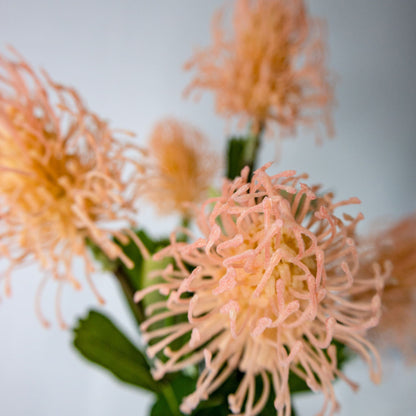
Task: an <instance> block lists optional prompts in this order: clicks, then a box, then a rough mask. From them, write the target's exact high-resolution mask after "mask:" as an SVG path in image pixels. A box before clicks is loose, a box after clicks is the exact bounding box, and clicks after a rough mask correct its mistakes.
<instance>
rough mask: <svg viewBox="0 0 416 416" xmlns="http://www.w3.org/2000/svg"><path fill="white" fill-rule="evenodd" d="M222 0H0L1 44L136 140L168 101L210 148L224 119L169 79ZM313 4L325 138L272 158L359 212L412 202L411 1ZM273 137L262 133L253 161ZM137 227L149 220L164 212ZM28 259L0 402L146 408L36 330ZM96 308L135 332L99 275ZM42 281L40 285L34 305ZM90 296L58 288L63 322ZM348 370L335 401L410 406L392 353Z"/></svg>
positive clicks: (2, 316) (4, 319) (169, 111)
mask: <svg viewBox="0 0 416 416" xmlns="http://www.w3.org/2000/svg"><path fill="white" fill-rule="evenodd" d="M221 4H223V2H222V1H221V0H210V1H203V0H199V1H198V0H176V1H173V0H158V1H145V0H135V1H133V0H132V1H126V0H123V1H117V2H116V1H114V2H111V1H104V0H96V1H79V0H76V1H65V2H63V1H53V0H49V1H31V0H10V1H8V0H0V50H1V52H3V53H4V52H5V51H6V49H5V47H6V45H7V44H11V45H13V46H15V47H16V48H17V49H18V50H19V51H20V52H21V53H22V54H24V55H25V56H26V57H27V59H28V60H29V61H30V62H31V63H32V64H33V65H35V66H36V67H39V66H42V67H44V68H46V69H47V70H48V71H49V73H50V74H51V75H52V76H53V77H54V78H55V79H56V80H58V81H61V82H63V83H67V84H70V85H73V86H75V87H76V88H77V89H78V90H79V91H80V92H81V93H82V95H83V96H84V97H85V99H86V100H87V102H88V104H89V106H90V108H92V109H93V110H94V111H96V112H97V113H99V114H101V115H102V116H103V117H106V118H108V119H110V120H111V121H112V122H113V125H114V126H118V127H123V128H127V129H131V130H133V131H135V132H137V134H138V140H139V141H141V142H144V141H145V139H146V137H147V135H148V133H149V131H150V129H151V126H152V124H153V123H154V122H155V121H156V120H157V119H159V118H160V117H162V116H165V115H174V116H177V117H180V118H183V119H187V120H189V121H192V122H193V123H195V124H196V125H198V126H199V127H200V128H201V129H202V130H203V131H205V133H206V134H207V135H208V136H209V137H210V139H211V140H212V141H213V142H215V143H216V146H217V147H218V148H222V147H223V145H224V143H225V142H224V132H225V124H224V122H223V121H222V120H221V119H219V118H218V117H216V116H215V114H214V111H213V99H212V96H211V95H210V94H207V95H206V96H205V97H204V99H203V100H202V101H201V102H200V103H198V104H195V103H194V102H193V101H189V100H188V101H184V100H183V99H182V97H181V93H182V90H183V88H184V87H185V85H186V84H187V82H189V80H190V75H189V74H186V73H184V72H183V71H182V69H181V66H182V64H183V62H184V61H185V60H186V59H187V58H188V57H189V56H190V55H191V52H192V50H193V47H194V46H195V45H205V44H207V43H208V42H209V27H210V17H211V15H212V13H213V11H214V10H215V9H216V8H217V7H218V6H220V5H221ZM310 5H311V9H312V11H313V12H314V13H315V14H317V15H320V16H324V17H326V18H327V19H328V25H329V35H330V63H331V67H332V68H333V69H334V70H335V71H336V72H337V73H338V76H339V83H338V87H337V94H336V95H337V99H338V102H339V106H338V108H337V110H336V112H335V125H336V130H337V135H336V138H335V139H334V140H332V141H327V142H325V143H324V145H323V146H322V147H316V146H315V144H314V140H313V138H312V137H308V138H304V137H299V138H298V139H296V140H293V141H287V142H285V143H284V144H283V145H282V147H281V154H282V158H281V161H280V163H279V165H278V167H277V168H276V169H288V168H290V169H297V170H299V171H306V172H309V173H310V175H311V180H312V181H313V182H322V183H324V184H325V186H326V187H327V188H330V189H334V190H335V189H336V190H337V195H338V196H339V198H347V197H349V196H353V195H354V196H359V197H360V198H361V199H362V200H363V204H362V206H361V210H363V212H364V213H365V214H366V217H367V222H366V224H367V225H363V227H362V229H365V228H366V227H367V228H368V224H371V222H372V221H374V220H376V219H377V218H380V217H381V218H386V219H388V218H399V217H400V216H401V215H403V214H406V213H410V212H412V211H414V210H415V209H416V197H415V179H416V173H415V172H416V168H415V167H414V160H415V157H416V140H415V130H416V129H415V127H416V123H415V104H416V94H415V93H416V84H415V67H416V55H415V51H414V45H415V41H416V29H415V23H414V22H415V18H416V13H415V11H416V2H415V1H414V0H400V1H399V0H377V1H376V0H348V1H336V0H311V1H310ZM274 151H275V147H274V144H273V143H272V142H269V143H268V144H267V145H266V146H265V148H263V152H262V161H263V162H266V161H267V160H268V159H269V158H270V155H273V154H274ZM143 218H145V219H146V223H147V226H148V228H152V229H153V231H154V232H155V233H157V232H159V233H160V232H161V230H163V227H164V226H165V225H166V224H171V225H172V224H174V223H175V219H168V220H166V221H162V222H158V223H156V221H155V219H154V217H153V216H152V215H151V213H150V212H147V213H145V214H143V215H142V219H143ZM39 277H40V273H39V272H38V271H37V270H36V269H35V268H33V269H30V270H24V271H20V272H19V273H16V275H15V279H14V282H13V289H14V294H13V298H12V299H11V300H6V301H3V302H2V303H1V305H0V403H1V404H0V414H1V415H6V416H26V415H41V416H44V415H52V416H54V415H62V416H72V415H99V416H110V415H115V414H117V415H125V416H130V415H145V414H146V411H147V408H148V406H149V405H150V403H151V398H150V397H149V396H147V395H146V394H141V393H139V392H138V391H137V390H135V389H133V388H131V387H128V386H123V385H120V384H117V383H116V382H115V381H114V380H113V379H112V377H111V376H109V375H107V374H106V373H104V372H103V371H101V370H100V369H97V368H95V367H92V366H90V365H87V364H86V363H84V362H83V361H82V360H80V359H79V357H78V356H77V355H76V353H75V352H74V351H73V350H72V348H71V347H70V339H71V335H70V333H67V332H62V331H60V330H59V329H58V328H57V325H56V324H55V325H54V327H53V328H52V329H51V330H48V331H46V330H44V329H43V328H42V327H41V326H40V324H39V322H38V321H37V319H36V318H35V316H34V313H33V299H34V293H35V290H36V287H37V284H38V282H39ZM98 281H99V288H100V290H101V291H102V293H103V294H104V296H105V298H106V299H107V302H108V303H107V306H106V309H105V310H106V312H111V313H112V314H113V315H114V316H117V318H118V320H119V321H121V322H122V323H123V325H124V327H125V328H126V329H127V330H128V331H129V333H130V334H131V336H132V337H133V338H134V339H136V340H137V335H136V334H135V333H134V329H133V328H134V326H133V324H132V322H131V320H130V317H129V316H128V314H127V311H126V310H125V308H124V305H123V304H122V302H121V301H120V299H119V296H118V293H117V288H116V286H115V285H113V282H112V281H111V280H110V278H108V277H101V278H100V279H98ZM52 302H53V291H52V290H51V291H50V292H48V293H47V294H46V297H45V299H44V305H45V311H46V313H47V314H49V316H52V317H53V310H52V308H51V307H49V306H48V305H49V304H52ZM91 305H94V306H95V304H94V299H93V297H92V295H91V294H90V293H89V292H88V290H85V291H84V292H83V293H81V294H80V295H78V294H74V293H72V292H71V290H68V291H67V293H66V295H65V297H64V303H63V306H64V312H65V316H66V317H67V320H68V321H69V322H74V321H75V319H76V317H77V316H80V315H82V314H84V313H85V311H86V310H87V308H88V307H90V306H91ZM347 373H348V374H349V375H350V376H351V377H353V378H354V379H355V380H357V381H358V382H359V383H360V384H361V390H360V392H359V394H354V393H352V392H351V391H350V390H349V388H348V387H347V386H345V385H343V384H342V383H341V384H339V385H338V386H337V391H338V396H339V399H340V401H341V404H342V406H343V407H342V411H341V412H340V415H343V416H346V415H355V416H366V415H378V416H387V415H391V414H397V415H406V416H411V415H414V414H415V410H414V405H415V404H416V400H415V395H414V392H415V389H416V368H406V367H405V366H404V365H403V364H402V363H401V362H400V361H398V360H396V359H394V358H391V359H390V361H389V362H388V364H387V365H386V368H385V373H386V376H385V379H384V382H383V384H382V385H381V386H380V387H375V386H373V385H371V383H370V382H369V381H368V376H367V370H366V368H365V366H364V365H363V364H362V363H361V362H359V361H357V362H355V363H352V364H350V365H349V366H348V368H347ZM320 403H321V397H317V396H314V395H310V396H308V397H305V398H302V399H300V400H297V404H298V405H299V410H300V412H299V414H300V415H301V416H308V415H312V414H314V413H315V410H317V409H319V405H320Z"/></svg>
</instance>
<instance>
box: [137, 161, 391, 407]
mask: <svg viewBox="0 0 416 416" xmlns="http://www.w3.org/2000/svg"><path fill="white" fill-rule="evenodd" d="M267 167H268V166H267V165H266V166H264V167H263V168H261V169H259V170H257V171H255V172H254V175H253V178H252V179H251V181H248V169H247V168H246V169H244V170H243V172H242V176H241V177H239V178H236V179H235V180H234V181H233V182H229V181H226V182H225V184H224V186H223V189H222V195H221V196H220V197H218V198H212V199H209V200H208V201H206V203H204V204H203V206H202V207H201V209H200V211H199V215H198V217H197V218H198V225H199V228H200V231H201V232H202V235H203V236H202V237H201V238H198V239H196V240H195V241H193V242H190V243H186V242H178V241H176V240H175V238H174V236H173V237H172V243H171V245H170V246H169V247H167V248H165V249H163V250H162V251H161V252H159V253H158V254H156V259H162V258H164V257H168V256H170V257H172V258H173V259H174V260H175V265H174V266H173V265H169V266H168V267H167V268H165V269H164V270H163V271H159V272H157V273H155V276H161V278H162V279H163V281H162V282H161V283H160V281H158V283H155V284H154V285H153V286H150V287H148V288H146V289H144V290H142V291H140V292H138V294H137V296H136V300H140V299H142V298H143V297H144V296H146V295H147V294H148V293H150V292H151V291H154V290H159V291H160V292H161V293H162V294H164V295H167V300H166V301H161V302H158V303H155V304H153V305H150V306H149V307H148V313H149V314H150V317H149V318H148V320H147V321H145V322H144V323H143V326H142V329H143V330H144V337H145V340H147V341H148V342H149V347H148V350H147V353H148V355H149V356H150V357H155V356H156V354H164V356H165V358H164V359H160V360H159V359H156V368H155V370H154V376H155V377H156V378H160V377H163V375H164V374H165V373H167V372H171V371H177V370H180V369H182V368H184V367H186V366H188V365H192V364H196V363H199V362H201V361H204V362H205V368H204V369H203V371H202V372H201V374H200V376H199V379H198V382H197V388H196V391H195V392H194V393H193V394H191V395H190V396H188V397H187V398H186V399H185V401H184V402H183V404H182V411H184V412H190V411H191V410H192V409H194V408H195V407H196V406H197V405H198V403H199V401H200V400H204V399H207V397H208V395H209V394H210V393H212V392H213V391H214V390H216V389H217V388H218V387H219V386H220V385H221V384H222V383H223V382H224V381H225V380H226V379H227V377H228V376H229V375H230V374H231V373H232V372H233V371H235V370H236V369H237V368H238V369H239V370H240V371H241V372H243V373H244V378H243V379H242V381H241V383H240V386H239V388H238V390H237V391H236V392H235V394H234V395H231V396H230V397H229V405H230V409H231V411H232V412H233V413H239V414H240V412H244V414H245V415H256V414H258V413H260V411H261V410H262V408H263V407H264V405H265V403H266V401H267V398H268V396H269V394H270V382H269V380H270V379H271V380H272V385H273V390H274V394H275V396H276V400H275V407H276V409H277V414H278V415H290V414H291V408H290V406H291V404H290V392H289V388H288V377H289V371H290V370H291V371H293V372H295V373H296V374H297V375H298V376H299V377H301V378H303V379H304V380H305V381H306V382H307V384H308V386H309V387H310V388H311V389H312V390H320V391H322V392H323V393H324V395H325V399H326V400H325V405H324V410H323V413H324V412H325V409H327V406H328V404H330V405H331V409H330V410H331V413H332V411H333V410H334V409H335V408H336V406H337V403H336V400H335V396H334V391H333V388H332V384H331V383H332V381H333V380H334V378H335V377H336V376H338V377H342V378H343V379H345V380H347V379H346V378H345V376H344V375H343V374H342V373H341V372H340V371H339V369H338V368H337V362H336V347H335V345H333V340H337V341H339V342H341V343H343V344H346V345H348V346H350V347H351V348H353V349H354V350H356V351H357V352H358V353H360V354H361V355H362V356H363V357H364V358H365V360H366V361H367V362H368V364H369V366H370V373H371V376H372V378H373V380H375V381H377V380H378V378H379V368H378V366H379V363H378V358H377V357H378V355H377V352H376V351H375V349H374V347H373V346H372V345H371V344H370V343H369V342H368V341H367V340H366V339H365V338H364V337H363V335H364V333H365V331H366V330H367V329H368V328H370V327H373V326H374V325H376V324H377V322H378V318H379V312H380V300H379V296H378V294H377V293H376V292H377V290H380V289H381V287H382V284H383V277H382V276H381V275H380V274H378V273H375V274H373V276H372V278H371V279H360V278H358V277H357V275H356V273H357V270H358V255H357V248H356V244H355V241H354V239H353V235H354V229H355V225H356V223H357V222H358V221H359V220H360V219H361V218H362V217H361V215H359V216H357V218H352V217H350V216H348V215H344V221H342V220H341V219H340V218H339V217H337V216H335V214H334V211H335V209H337V208H338V207H340V206H343V205H348V204H352V203H358V202H359V201H358V200H357V199H356V198H351V199H350V200H348V201H343V202H339V203H333V201H332V195H331V194H326V195H323V196H317V194H316V191H317V190H318V188H317V187H313V188H310V187H308V186H307V185H306V184H304V183H301V180H302V179H304V178H306V177H307V176H306V175H301V176H295V172H293V171H286V172H282V173H280V174H278V175H273V176H269V175H268V174H267V173H266V168H267ZM211 204H215V205H214V208H213V209H212V211H210V210H209V209H208V208H209V207H210V206H211ZM190 266H192V271H189V268H190ZM376 271H377V268H376ZM363 282H364V284H366V285H367V287H368V288H370V287H373V288H374V292H373V295H374V296H373V297H372V298H371V299H369V300H368V301H366V302H354V301H352V300H351V299H350V298H351V293H353V292H354V291H355V290H356V289H357V288H359V287H360V286H361V285H362V284H363ZM183 314H184V315H185V316H187V319H186V321H184V320H183V319H182V320H177V321H178V322H179V323H177V324H175V325H172V326H166V327H162V328H160V324H161V323H163V320H165V319H166V318H169V317H172V316H183ZM186 334H188V336H189V342H187V343H184V344H182V346H181V347H179V348H178V347H177V343H176V344H175V342H176V341H177V340H178V339H183V337H184V336H185V335H186ZM175 345H176V347H175ZM158 357H159V355H158ZM159 358H160V357H159ZM373 360H375V363H374V362H373ZM257 376H259V377H261V379H262V381H263V387H262V391H261V393H260V392H258V391H256V387H255V385H256V382H255V380H256V377H257ZM269 376H270V377H271V378H269ZM347 381H348V380H347ZM351 384H352V383H351ZM352 385H353V384H352ZM353 386H354V385H353ZM256 397H257V400H255V398H256ZM242 407H244V408H245V410H244V411H243V410H242Z"/></svg>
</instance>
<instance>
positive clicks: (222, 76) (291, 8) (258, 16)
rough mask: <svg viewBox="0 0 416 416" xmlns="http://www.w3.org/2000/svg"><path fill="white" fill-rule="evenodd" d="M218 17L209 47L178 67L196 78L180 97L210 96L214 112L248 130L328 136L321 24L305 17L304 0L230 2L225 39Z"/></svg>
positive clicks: (329, 96) (330, 98)
mask: <svg viewBox="0 0 416 416" xmlns="http://www.w3.org/2000/svg"><path fill="white" fill-rule="evenodd" d="M221 17H222V14H221V13H219V14H217V15H216V17H215V19H214V20H213V44H212V46H211V47H209V48H207V49H206V50H198V51H197V52H196V53H195V55H194V56H193V58H192V59H191V60H190V61H189V62H187V63H186V65H185V67H186V68H187V69H195V72H196V75H195V77H194V79H193V80H192V82H191V83H190V85H189V87H188V88H187V89H186V91H185V92H186V94H188V93H190V92H191V91H194V90H204V89H209V90H213V91H214V93H215V99H216V109H217V112H218V113H220V114H222V115H224V116H225V117H227V118H230V117H234V116H237V117H239V119H240V122H241V124H243V123H245V122H247V121H250V122H252V123H253V127H254V129H255V130H259V129H260V128H261V126H263V125H265V124H266V125H267V126H269V127H270V125H271V124H274V125H276V124H277V125H278V126H279V128H280V133H281V135H282V136H286V135H292V134H293V133H295V131H296V129H297V127H298V126H301V125H306V126H308V127H312V128H314V129H316V130H317V131H320V130H322V127H326V129H327V131H328V133H329V134H330V135H331V134H332V123H331V108H332V104H333V91H332V89H333V88H332V85H331V84H332V82H331V80H330V76H329V74H328V70H327V69H326V63H325V59H326V57H325V55H326V52H325V48H326V45H325V40H324V39H325V36H324V33H323V32H324V31H323V23H322V22H320V21H319V20H318V19H314V18H312V17H310V16H309V15H308V13H307V10H306V6H305V4H304V1H303V0H293V1H290V2H289V1H286V0H272V1H269V0H237V1H236V2H235V10H234V16H233V35H232V36H227V34H226V33H225V30H224V29H223V27H222V25H221ZM270 122H271V123H270ZM269 130H270V129H269ZM256 132H257V131H255V133H256Z"/></svg>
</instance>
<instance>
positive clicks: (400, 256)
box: [361, 214, 416, 362]
mask: <svg viewBox="0 0 416 416" xmlns="http://www.w3.org/2000/svg"><path fill="white" fill-rule="evenodd" d="M370 244H372V245H373V246H375V250H374V248H373V251H375V253H376V254H375V259H376V261H378V262H380V263H382V262H390V263H391V266H392V271H391V278H390V279H389V280H388V281H387V282H386V285H385V287H384V290H383V294H382V315H381V319H380V323H379V325H378V326H377V327H376V328H374V329H373V330H372V331H371V332H372V335H373V336H374V340H375V342H377V343H379V344H380V346H382V347H385V348H391V347H393V348H396V349H397V350H399V351H401V352H402V353H403V354H404V356H405V357H406V358H407V359H408V360H409V361H411V362H415V361H416V214H413V215H410V216H408V217H406V218H404V219H402V220H401V221H399V222H398V223H397V224H395V225H394V226H392V227H391V228H389V229H387V230H385V231H383V232H380V233H378V234H377V235H375V236H374V237H373V238H372V241H371V242H370ZM369 261H374V256H371V257H370V260H368V259H366V258H364V259H363V261H362V263H363V265H362V267H361V272H362V273H363V274H366V273H367V270H368V262H369ZM364 295H365V296H368V294H367V293H365V294H364Z"/></svg>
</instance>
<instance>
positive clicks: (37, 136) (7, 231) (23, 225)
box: [0, 54, 142, 323]
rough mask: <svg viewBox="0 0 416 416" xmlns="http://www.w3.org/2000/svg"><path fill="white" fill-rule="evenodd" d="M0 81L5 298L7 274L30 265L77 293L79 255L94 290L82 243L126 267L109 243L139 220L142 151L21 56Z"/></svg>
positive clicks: (4, 66) (2, 62) (2, 65)
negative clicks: (6, 266)
mask: <svg viewBox="0 0 416 416" xmlns="http://www.w3.org/2000/svg"><path fill="white" fill-rule="evenodd" d="M0 74H1V78H0V176H1V181H0V201H1V208H0V251H1V253H2V254H3V255H4V256H6V257H7V258H8V259H9V262H10V266H9V269H8V272H7V273H6V275H5V277H6V292H8V293H9V292H10V281H9V279H10V272H11V271H12V270H13V269H14V268H15V267H17V266H19V267H20V266H22V265H24V264H26V263H31V262H33V261H37V262H38V263H39V264H40V266H41V268H43V269H46V270H47V271H48V272H49V273H50V275H52V276H53V277H54V278H55V279H56V280H58V281H59V282H60V283H65V282H70V283H72V285H73V286H74V287H75V288H80V283H79V281H78V279H77V278H76V277H75V276H74V274H73V271H72V267H73V262H74V261H75V258H77V257H81V259H83V260H84V262H85V269H86V274H87V281H88V282H89V283H90V284H91V286H92V288H93V290H94V291H95V292H96V290H95V287H94V285H93V284H92V283H91V278H90V273H91V272H92V271H93V270H94V269H95V266H94V264H93V262H92V260H91V259H90V256H89V253H88V247H87V240H90V241H92V242H93V243H94V244H95V245H97V246H98V247H100V249H101V250H103V251H104V252H105V254H106V255H107V256H108V257H109V258H110V259H115V258H117V257H118V258H120V259H121V260H122V261H124V262H125V263H126V264H127V265H129V266H131V261H130V259H128V258H127V257H126V256H125V255H124V254H123V252H122V250H121V249H120V248H119V246H118V245H116V244H115V243H114V241H113V237H118V238H121V239H122V240H123V241H124V240H126V236H123V235H122V233H121V232H120V231H119V230H120V227H122V226H123V225H124V226H125V225H126V224H129V225H133V224H134V222H135V221H134V217H135V208H134V204H135V201H136V197H137V194H138V191H139V187H138V186H136V185H135V184H136V183H137V182H136V179H134V178H138V177H139V176H140V175H139V174H140V173H141V172H142V166H141V165H140V164H138V163H137V162H136V161H135V159H134V157H135V156H136V155H135V153H136V154H137V153H140V154H141V150H140V149H139V148H138V147H136V146H133V145H130V144H126V143H123V142H121V141H119V139H118V138H117V135H118V134H117V132H115V131H113V130H111V129H110V127H109V126H108V124H107V123H106V122H105V121H104V120H102V119H100V118H99V117H98V116H97V115H95V114H94V113H92V112H90V111H89V110H88V109H87V108H86V107H85V105H84V104H83V102H82V100H81V98H80V97H79V95H78V94H77V93H76V92H75V91H74V90H73V89H71V88H67V87H64V86H62V85H58V84H56V83H54V82H53V81H51V80H50V78H49V77H48V76H47V75H46V74H44V78H40V77H39V76H38V75H37V74H36V73H35V72H34V71H33V70H32V69H31V68H30V66H29V65H28V64H27V63H26V62H25V61H24V60H23V59H22V58H20V57H19V56H18V55H17V54H16V59H15V60H13V61H11V60H8V59H6V58H5V57H3V56H0ZM133 179H134V180H133ZM41 287H43V284H42V285H41ZM58 293H60V291H58ZM96 295H97V296H98V298H99V300H102V299H101V298H100V296H99V295H98V293H96ZM57 303H58V304H59V302H57ZM59 315H60V313H59V312H58V316H59ZM42 320H44V318H42ZM60 321H61V323H62V319H60Z"/></svg>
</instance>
